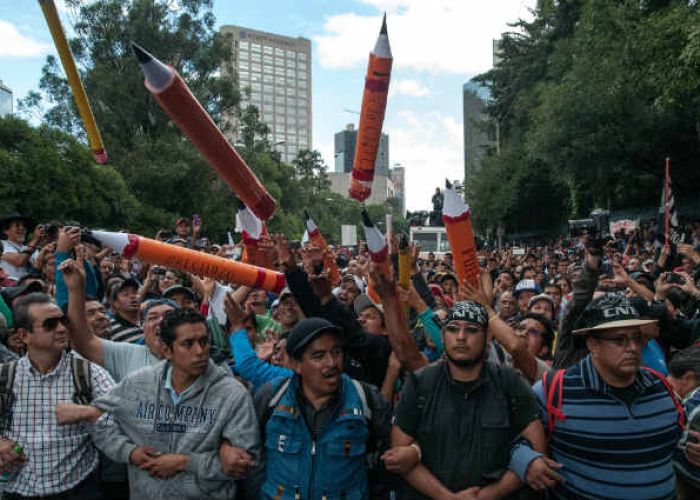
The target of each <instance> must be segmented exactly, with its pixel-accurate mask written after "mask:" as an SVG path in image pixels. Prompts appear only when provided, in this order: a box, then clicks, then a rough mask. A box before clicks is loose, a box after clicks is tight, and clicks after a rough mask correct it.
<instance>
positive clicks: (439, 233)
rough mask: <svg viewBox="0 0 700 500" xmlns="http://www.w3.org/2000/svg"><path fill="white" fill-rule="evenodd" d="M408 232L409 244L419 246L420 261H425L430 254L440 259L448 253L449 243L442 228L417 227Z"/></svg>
mask: <svg viewBox="0 0 700 500" xmlns="http://www.w3.org/2000/svg"><path fill="white" fill-rule="evenodd" d="M410 231H411V232H410V241H411V243H418V244H419V245H420V258H421V259H427V258H428V254H429V253H430V252H433V253H434V254H435V257H436V258H438V259H441V258H442V257H444V256H445V254H446V253H447V252H449V251H450V242H449V241H448V240H447V232H446V231H445V228H444V227H432V226H417V227H411V228H410Z"/></svg>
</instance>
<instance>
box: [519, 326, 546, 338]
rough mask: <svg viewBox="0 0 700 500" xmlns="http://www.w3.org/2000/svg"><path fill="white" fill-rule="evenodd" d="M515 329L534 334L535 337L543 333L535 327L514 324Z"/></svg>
mask: <svg viewBox="0 0 700 500" xmlns="http://www.w3.org/2000/svg"><path fill="white" fill-rule="evenodd" d="M515 330H517V331H519V332H522V331H526V332H527V333H528V334H529V335H534V336H535V337H540V336H542V334H543V333H544V332H542V331H540V330H538V329H537V328H525V327H524V326H522V325H515Z"/></svg>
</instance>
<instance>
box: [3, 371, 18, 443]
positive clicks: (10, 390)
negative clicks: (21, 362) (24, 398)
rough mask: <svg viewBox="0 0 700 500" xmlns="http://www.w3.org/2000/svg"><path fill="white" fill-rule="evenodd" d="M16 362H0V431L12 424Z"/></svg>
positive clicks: (8, 428)
mask: <svg viewBox="0 0 700 500" xmlns="http://www.w3.org/2000/svg"><path fill="white" fill-rule="evenodd" d="M16 371H17V362H16V361H11V362H9V363H2V364H0V431H9V430H10V426H11V425H12V408H13V406H14V404H15V393H14V384H15V373H16Z"/></svg>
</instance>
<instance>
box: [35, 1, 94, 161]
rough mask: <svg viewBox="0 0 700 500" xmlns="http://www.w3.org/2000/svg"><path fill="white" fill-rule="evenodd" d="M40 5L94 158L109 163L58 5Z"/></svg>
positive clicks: (47, 3) (40, 3) (51, 3)
mask: <svg viewBox="0 0 700 500" xmlns="http://www.w3.org/2000/svg"><path fill="white" fill-rule="evenodd" d="M39 5H40V6H41V11H42V12H43V13H44V18H46V24H47V25H48V26H49V31H50V32H51V37H52V38H53V43H54V45H55V46H56V51H57V52H58V57H59V58H60V59H61V65H62V66H63V71H65V72H66V78H67V79H68V85H69V86H70V88H71V92H72V93H73V100H74V101H75V107H76V108H78V113H79V114H80V119H81V120H82V121H83V126H84V127H85V133H86V134H87V137H88V142H89V143H90V149H91V150H92V156H93V158H95V161H96V162H97V163H99V164H100V165H102V164H104V163H107V151H105V146H104V144H103V143H102V136H100V130H99V129H98V128H97V122H95V116H94V115H93V114H92V108H91V107H90V102H89V101H88V98H87V94H86V93H85V87H83V82H82V81H81V80H80V74H79V73H78V69H77V68H76V67H75V59H73V53H72V52H71V50H70V47H69V46H68V41H67V40H66V34H65V33H64V32H63V27H62V26H61V20H60V19H59V18H58V12H57V11H56V5H55V4H54V3H53V0H39Z"/></svg>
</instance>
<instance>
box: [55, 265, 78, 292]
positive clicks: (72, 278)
mask: <svg viewBox="0 0 700 500" xmlns="http://www.w3.org/2000/svg"><path fill="white" fill-rule="evenodd" d="M58 269H59V271H61V272H62V273H63V281H64V282H65V284H66V288H68V291H76V290H82V289H83V288H84V287H85V269H84V268H83V266H82V265H80V264H78V262H76V261H75V260H73V259H68V260H64V261H63V262H61V265H60V266H59V267H58Z"/></svg>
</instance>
